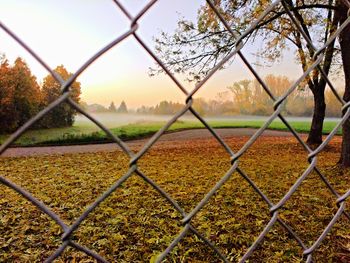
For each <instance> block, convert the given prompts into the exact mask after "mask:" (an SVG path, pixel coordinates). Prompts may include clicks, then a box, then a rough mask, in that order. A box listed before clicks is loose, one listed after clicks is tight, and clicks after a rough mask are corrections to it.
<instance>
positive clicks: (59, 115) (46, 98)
mask: <svg viewBox="0 0 350 263" xmlns="http://www.w3.org/2000/svg"><path fill="white" fill-rule="evenodd" d="M54 71H55V72H56V73H57V74H59V75H60V76H61V78H62V79H63V80H68V79H69V78H70V77H71V76H72V73H69V72H68V71H67V70H66V68H65V67H64V66H63V65H60V66H58V67H56V68H55V69H54ZM61 94H62V93H61V84H60V83H59V82H57V81H56V80H55V79H54V78H53V77H52V76H51V75H48V76H46V77H45V78H44V82H43V86H42V96H43V106H45V107H46V106H47V105H49V104H50V103H52V102H54V101H55V100H57V99H58V98H59V97H60V96H61ZM80 94H81V87H80V83H79V82H77V81H74V82H73V84H72V85H71V86H70V97H71V98H72V100H74V101H75V102H77V103H79V101H80ZM75 114H76V110H75V109H74V108H72V107H71V106H70V105H69V104H67V103H66V102H63V103H61V104H60V105H58V106H57V107H55V108H54V109H52V110H51V111H50V112H49V113H48V114H47V115H45V116H44V118H43V120H42V121H41V125H42V126H43V127H46V128H54V127H55V128H57V127H67V126H72V125H73V123H74V116H75Z"/></svg>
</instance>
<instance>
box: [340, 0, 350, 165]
mask: <svg viewBox="0 0 350 263" xmlns="http://www.w3.org/2000/svg"><path fill="white" fill-rule="evenodd" d="M347 10H348V8H347V7H346V6H345V5H344V4H343V3H342V2H341V1H339V5H338V12H339V13H340V18H341V19H340V22H341V23H342V22H344V21H345V20H346V18H347ZM339 43H340V48H341V55H342V60H343V69H344V75H345V91H344V96H343V99H344V101H346V102H348V101H350V25H348V26H347V27H346V28H345V29H344V30H343V31H342V32H341V34H340V36H339ZM344 113H345V112H343V114H344ZM339 162H340V164H341V165H342V166H343V167H350V119H348V120H346V121H345V123H344V124H343V141H342V150H341V157H340V160H339Z"/></svg>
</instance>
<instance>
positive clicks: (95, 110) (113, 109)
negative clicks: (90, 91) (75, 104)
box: [80, 101, 129, 113]
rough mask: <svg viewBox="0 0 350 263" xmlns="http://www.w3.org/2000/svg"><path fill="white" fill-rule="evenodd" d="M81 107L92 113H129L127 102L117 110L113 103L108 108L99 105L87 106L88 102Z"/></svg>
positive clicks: (121, 104)
mask: <svg viewBox="0 0 350 263" xmlns="http://www.w3.org/2000/svg"><path fill="white" fill-rule="evenodd" d="M80 105H81V106H82V108H83V109H84V110H86V111H88V112H92V113H107V112H108V113H128V112H129V110H128V107H127V106H126V103H125V101H122V102H121V103H120V105H119V107H118V108H116V106H115V104H114V102H113V101H112V102H111V104H110V105H109V107H108V108H107V107H105V106H103V105H101V104H98V103H93V104H87V103H86V102H81V103H80Z"/></svg>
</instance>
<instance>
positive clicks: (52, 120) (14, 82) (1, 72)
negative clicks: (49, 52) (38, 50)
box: [0, 56, 80, 133]
mask: <svg viewBox="0 0 350 263" xmlns="http://www.w3.org/2000/svg"><path fill="white" fill-rule="evenodd" d="M55 71H56V72H57V73H58V74H60V75H61V77H62V78H63V79H65V80H66V79H68V77H70V75H71V74H70V73H68V71H67V70H66V69H65V68H64V66H62V65H61V66H58V67H57V68H56V69H55ZM60 89H61V85H60V84H59V83H57V82H56V81H55V80H54V79H53V77H52V76H51V75H48V76H47V77H46V78H45V79H44V82H43V85H42V87H40V85H39V84H38V82H37V79H36V77H35V76H34V75H33V74H32V73H31V71H30V68H29V67H28V65H27V64H26V62H25V61H24V60H23V59H22V58H17V59H16V60H15V62H14V64H13V65H10V63H9V61H8V60H7V59H6V58H5V56H2V57H1V58H0V133H8V132H13V131H15V130H16V129H18V128H19V127H20V126H22V125H23V124H24V123H26V122H27V121H28V120H29V119H30V118H32V117H33V116H35V115H36V114H37V113H38V112H39V111H40V110H42V109H43V108H44V107H46V106H47V105H49V104H50V103H51V102H53V101H54V100H56V99H57V98H58V97H59V96H60V94H61V93H60V92H61V91H60ZM79 96H80V83H79V82H74V83H73V85H72V86H71V98H72V99H73V100H74V101H76V102H79ZM74 115H75V110H74V109H72V108H71V107H70V106H69V105H67V104H65V103H62V104H60V105H59V106H57V107H56V108H54V109H53V110H52V111H51V112H50V113H49V114H47V115H46V116H45V118H44V119H43V120H41V121H40V122H39V123H36V124H35V125H34V126H33V127H32V128H39V127H40V128H42V127H44V128H52V127H65V126H71V125H72V124H73V122H74Z"/></svg>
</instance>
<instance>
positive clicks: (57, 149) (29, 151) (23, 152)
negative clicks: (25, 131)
mask: <svg viewBox="0 0 350 263" xmlns="http://www.w3.org/2000/svg"><path fill="white" fill-rule="evenodd" d="M256 131H257V130H256V129H251V128H225V129H216V132H217V133H218V134H219V136H220V137H222V138H229V137H241V136H252V135H253V134H254V133H255V132H256ZM263 136H271V137H287V136H292V135H291V133H290V132H286V131H275V130H266V131H264V133H263ZM209 138H212V135H211V134H210V132H209V131H208V130H206V129H193V130H185V131H179V132H172V133H167V134H164V135H163V136H162V137H161V138H160V139H159V142H162V143H167V142H174V141H186V140H189V141H192V140H201V139H209ZM147 140H148V139H140V140H132V141H127V142H126V143H127V144H128V145H129V146H130V147H140V146H142V145H143V144H144V143H145V142H146V141H147ZM119 149H120V148H119V146H118V145H116V144H115V143H105V144H87V145H69V146H40V147H15V148H9V149H7V150H6V151H5V152H4V153H3V154H2V155H1V157H18V156H34V155H51V154H65V153H87V152H101V151H115V150H119Z"/></svg>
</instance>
